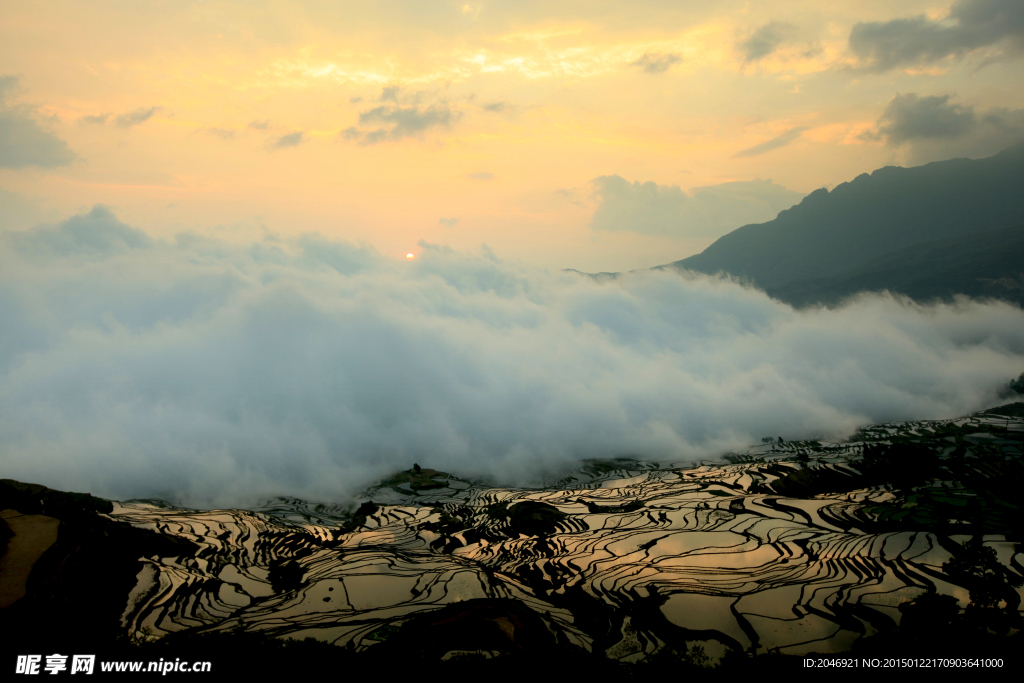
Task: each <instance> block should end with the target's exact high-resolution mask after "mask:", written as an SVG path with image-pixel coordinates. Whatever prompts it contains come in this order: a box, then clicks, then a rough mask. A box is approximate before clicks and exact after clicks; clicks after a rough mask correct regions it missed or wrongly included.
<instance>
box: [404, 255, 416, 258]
mask: <svg viewBox="0 0 1024 683" xmlns="http://www.w3.org/2000/svg"><path fill="white" fill-rule="evenodd" d="M405 258H407V259H411V258H415V257H414V256H413V255H412V254H406V255H405Z"/></svg>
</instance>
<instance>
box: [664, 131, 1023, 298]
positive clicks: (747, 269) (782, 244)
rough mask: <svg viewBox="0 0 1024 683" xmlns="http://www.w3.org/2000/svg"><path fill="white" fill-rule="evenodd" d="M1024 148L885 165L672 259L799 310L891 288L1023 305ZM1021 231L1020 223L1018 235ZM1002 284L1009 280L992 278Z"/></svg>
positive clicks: (917, 295) (677, 264)
mask: <svg viewBox="0 0 1024 683" xmlns="http://www.w3.org/2000/svg"><path fill="white" fill-rule="evenodd" d="M1021 187H1024V146H1017V147H1014V148H1011V149H1008V150H1005V151H1003V152H1001V153H999V154H997V155H995V156H993V157H989V158H987V159H978V160H972V159H950V160H948V161H941V162H935V163H931V164H927V165H924V166H918V167H913V168H899V167H892V166H888V167H885V168H881V169H878V170H877V171H875V172H873V173H871V174H867V173H865V174H863V175H860V176H858V177H857V178H855V179H854V180H852V181H850V182H848V183H843V184H841V185H839V186H837V187H836V188H835V189H834V190H832V191H831V192H829V191H828V190H825V189H820V190H816V191H815V192H812V193H811V194H810V195H808V196H807V197H805V198H804V199H803V201H801V202H800V204H798V205H796V206H794V207H793V208H791V209H788V210H786V211H782V212H781V213H779V215H778V217H776V218H775V220H772V221H769V222H767V223H761V224H756V225H746V226H743V227H741V228H739V229H737V230H734V231H733V232H731V233H729V234H728V235H725V236H723V237H721V238H720V239H719V240H717V241H716V242H715V243H714V244H712V245H711V246H710V247H708V248H707V249H705V250H704V251H703V252H702V253H700V254H697V255H695V256H691V257H689V258H686V259H683V260H681V261H676V262H675V263H672V264H669V265H670V266H674V267H677V268H685V269H688V270H694V271H697V272H702V273H709V274H714V273H719V272H725V273H729V274H730V275H733V276H736V277H741V278H745V279H748V280H749V281H751V282H753V283H754V284H755V285H757V286H758V287H761V288H763V289H765V290H766V291H767V292H768V293H769V294H772V295H773V296H776V297H778V298H780V299H782V300H784V301H788V302H790V303H794V304H808V303H815V302H817V301H821V302H825V303H829V302H832V301H835V300H837V299H838V298H842V297H843V296H847V295H849V294H852V293H854V292H856V291H862V290H865V289H867V290H877V289H890V290H893V291H900V292H902V293H905V294H909V295H911V296H914V297H915V298H919V299H931V298H935V297H940V298H945V297H948V296H950V295H951V294H957V293H963V294H969V295H972V296H997V297H1000V298H1007V299H1010V300H1013V301H1018V302H1019V301H1020V300H1021V299H1020V298H1021V291H1020V289H1019V287H1017V288H1015V286H1014V285H1013V284H1012V282H1009V281H1012V280H1018V279H1019V276H1020V275H1021V274H1022V273H1024V265H1022V264H1021V259H1020V258H1019V257H1016V258H1015V255H1017V254H1020V253H1022V251H1021V250H1020V248H1019V245H1020V244H1021V239H1022V235H1024V228H1022V227H1020V226H1022V224H1024V201H1022V200H1021V190H1020V188H1021ZM1014 226H1017V227H1014ZM997 280H1004V282H1003V283H1001V284H998V283H996V284H994V283H993V282H988V281H997Z"/></svg>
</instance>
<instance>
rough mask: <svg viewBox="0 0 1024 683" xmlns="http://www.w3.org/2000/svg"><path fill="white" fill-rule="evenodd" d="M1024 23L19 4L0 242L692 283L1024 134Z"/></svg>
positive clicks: (482, 5)
mask: <svg viewBox="0 0 1024 683" xmlns="http://www.w3.org/2000/svg"><path fill="white" fill-rule="evenodd" d="M1022 56H1024V6H1022V5H1021V3H1020V2H1019V1H1018V0H960V1H959V2H954V3H952V4H950V3H948V2H928V1H926V2H921V1H917V0H910V1H908V2H904V3H898V4H893V3H888V2H881V1H880V0H879V1H873V0H862V1H859V2H842V1H840V2H830V3H818V2H803V1H801V0H796V1H794V0H787V1H786V2H774V1H763V2H756V3H754V2H739V1H731V0H722V1H719V2H667V1H661V0H648V1H642V0H641V1H638V2H631V3H624V2H601V1H593V0H591V1H588V2H576V1H565V2H558V1H545V2H543V3H541V2H528V1H525V2H515V3H488V2H479V3H473V4H465V3H461V2H440V1H424V0H415V1H412V0H410V1H398V0H393V1H383V2H378V3H369V4H367V3H351V2H326V1H323V0H316V1H314V0H309V1H299V2H278V1H271V2H259V1H255V0H245V1H244V2H242V1H237V2H236V1H232V0H206V1H200V0H174V1H170V0H167V1H164V0H154V1H149V2H146V1H137V0H132V1H127V0H124V1H122V0H96V1H95V2H89V3H80V2H71V1H65V0H40V1H39V2H32V3H4V4H3V6H2V7H0V98H2V99H0V226H2V228H3V229H8V230H25V229H28V228H31V227H33V226H35V225H38V224H41V223H46V224H50V225H55V224H57V223H59V222H60V221H62V220H66V219H67V218H69V217H71V216H73V215H76V214H78V215H84V214H87V213H88V212H89V211H90V210H91V209H92V208H93V207H94V206H96V205H101V206H104V207H107V208H108V209H109V210H111V211H112V212H113V213H114V214H115V215H116V216H118V217H119V219H120V220H123V221H124V222H125V223H126V224H128V225H131V226H133V227H135V228H137V229H140V230H143V231H144V232H146V233H147V234H149V235H151V236H153V237H155V238H161V239H172V238H173V237H174V236H175V235H177V234H179V233H185V232H187V233H195V234H200V235H207V236H215V237H216V238H217V239H226V240H229V241H231V240H233V241H235V242H242V241H246V240H251V239H262V238H263V237H264V236H266V235H278V236H282V237H296V236H299V235H303V234H308V233H318V234H321V235H323V236H325V237H328V238H332V239H338V240H345V241H350V242H354V243H358V244H365V245H369V246H370V247H372V248H374V249H375V250H377V251H378V252H380V253H381V254H382V255H384V256H386V257H389V258H402V257H404V256H405V254H407V253H409V252H413V253H418V252H419V249H420V247H418V246H417V244H418V242H419V241H420V240H425V241H426V242H428V243H431V244H446V245H450V246H451V247H452V248H455V249H457V250H472V249H479V248H480V247H481V246H482V245H486V246H487V247H488V248H489V249H491V250H493V251H494V253H496V254H498V255H499V256H500V257H502V258H510V259H514V260H517V261H521V262H523V263H527V264H530V265H533V266H537V267H542V268H552V269H561V268H575V269H578V270H583V271H590V272H594V271H623V270H630V269H636V268H645V267H649V266H654V265H658V264H662V263H667V262H671V261H675V260H678V259H681V258H684V257H686V256H689V255H691V254H693V253H697V252H699V251H701V250H702V249H704V248H705V247H706V246H707V245H708V244H710V242H712V241H713V240H714V239H715V238H717V237H719V236H721V235H722V234H725V233H726V232H729V231H730V230H732V229H734V228H736V227H739V226H740V225H743V224H746V223H750V222H762V221H765V220H769V219H771V218H773V217H774V216H775V214H776V213H777V212H778V211H780V210H781V209H784V208H788V207H789V206H791V205H792V204H793V203H795V202H797V201H799V199H800V198H801V197H802V196H804V195H806V194H807V193H809V192H811V191H813V190H814V189H816V188H818V187H833V186H835V185H836V184H838V183H840V182H843V181H846V180H850V179H852V178H853V177H855V176H856V175H859V174H860V173H863V172H870V171H872V170H874V169H876V168H879V167H881V166H884V165H889V164H897V165H917V164H921V163H926V162H929V161H936V160H940V159H946V158H951V157H954V156H969V157H975V158H977V157H983V156H988V155H991V154H993V153H995V152H998V151H999V150H1000V149H1002V148H1004V147H1006V146H1008V145H1009V144H1012V143H1014V142H1016V141H1018V140H1020V139H1021V137H1022V136H1024V88H1022V87H1021V85H1022V83H1024V78H1022V76H1024V71H1022V68H1024V60H1022Z"/></svg>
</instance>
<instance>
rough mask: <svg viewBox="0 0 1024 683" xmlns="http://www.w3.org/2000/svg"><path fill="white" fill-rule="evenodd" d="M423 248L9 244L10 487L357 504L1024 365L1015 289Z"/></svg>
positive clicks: (117, 238) (695, 442) (930, 412)
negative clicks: (615, 268)
mask: <svg viewBox="0 0 1024 683" xmlns="http://www.w3.org/2000/svg"><path fill="white" fill-rule="evenodd" d="M418 251H419V252H420V253H419V254H418V256H417V258H415V259H413V260H411V261H407V260H401V261H399V260H397V259H391V258H385V257H384V256H382V255H380V254H379V253H377V252H376V251H374V250H373V249H372V248H370V247H367V246H358V245H352V244H348V243H344V242H336V241H330V240H328V239H325V238H323V237H319V236H307V237H304V238H300V239H287V240H283V239H274V238H267V239H264V240H262V241H259V242H255V243H250V244H246V245H238V244H229V243H225V242H219V241H214V240H211V239H207V238H203V237H197V236H185V235H183V236H180V237H179V238H178V239H177V240H176V241H175V242H174V243H169V242H161V241H157V240H153V239H151V238H149V237H148V236H147V235H146V233H144V232H141V231H138V230H135V229H133V228H130V227H128V226H126V225H124V224H122V223H120V222H119V221H118V220H117V219H116V217H114V216H113V214H111V213H110V212H109V211H107V210H106V209H103V208H102V207H97V208H96V209H94V210H93V211H92V212H90V213H88V214H85V215H82V216H76V217H74V218H72V219H70V220H68V221H65V222H64V223H61V224H59V225H56V226H48V227H40V228H36V229H35V230H33V231H31V232H27V233H24V232H23V233H12V232H8V233H4V234H0V320H2V321H3V322H2V325H0V465H2V469H0V471H2V474H0V476H3V477H9V478H15V479H19V480H23V481H32V482H37V483H41V484H45V485H47V486H50V487H53V488H59V489H64V490H72V491H90V492H92V493H94V494H96V495H101V496H105V497H111V498H131V497H145V496H160V497H165V498H170V499H172V500H177V501H179V502H183V503H186V504H192V505H201V506H207V505H237V504H244V503H246V502H252V501H253V500H254V499H257V498H260V497H264V496H266V495H272V494H282V495H295V496H300V497H305V498H308V499H313V500H332V501H342V500H344V499H345V498H346V497H347V496H348V495H350V494H352V493H354V492H356V491H358V490H359V489H361V488H363V487H364V486H366V485H368V484H371V483H373V482H374V481H375V480H376V479H378V478H379V477H381V476H383V475H385V474H387V473H389V472H391V471H394V470H398V469H407V468H409V467H410V466H411V465H412V463H413V462H418V463H420V464H421V465H423V466H430V467H433V468H436V469H440V470H445V471H449V472H453V473H459V474H461V475H463V476H470V477H488V478H491V479H492V480H494V481H495V482H498V483H506V484H528V483H532V482H537V481H539V480H541V479H543V478H544V477H546V476H549V475H551V474H552V473H556V472H558V471H560V470H562V469H564V468H565V467H567V466H568V465H569V464H570V463H572V462H573V461H575V460H578V459H580V458H593V457H610V456H617V455H634V456H637V457H641V458H645V459H661V460H695V459H699V458H708V457H715V456H719V455H721V454H722V453H724V452H726V451H728V450H730V449H742V448H746V447H747V446H749V445H751V444H753V443H757V442H759V440H760V438H761V437H763V436H782V437H784V438H785V439H787V440H789V439H798V438H809V437H819V436H842V435H844V434H849V433H850V432H851V431H852V430H854V429H855V428H856V427H857V426H858V425H862V424H865V423H875V422H886V421H894V420H908V419H922V418H942V417H953V416H957V415H961V414H965V413H968V412H972V411H975V410H979V409H982V408H985V407H987V406H989V405H992V404H994V403H996V402H997V401H998V396H997V394H998V391H999V390H1000V389H1001V387H1003V386H1005V384H1006V382H1007V381H1008V380H1009V379H1010V378H1011V377H1016V376H1017V375H1018V374H1019V373H1020V372H1021V371H1022V370H1024V313H1022V312H1021V310H1020V309H1018V308H1015V307H1013V306H1010V305H1007V304H1002V303H975V302H965V303H961V304H959V305H956V306H935V307H919V306H916V305H912V304H907V303H904V302H901V301H898V300H894V299H893V298H891V297H888V296H865V297H862V298H860V299H858V300H856V301H853V302H851V303H849V304H848V305H846V306H844V307H842V308H839V309H835V310H825V309H821V310H808V311H795V310H794V309H792V308H790V307H789V306H787V305H785V304H782V303H779V302H777V301H773V300H771V299H769V298H768V297H767V296H765V294H763V293H762V292H760V291H756V290H753V289H749V288H745V287H743V286H741V285H739V284H737V283H735V282H732V281H729V280H725V279H716V278H710V277H704V276H686V275H680V274H676V273H670V272H649V273H640V274H634V275H629V276H626V277H622V278H620V279H618V280H616V281H609V282H596V281H594V280H592V279H590V278H588V277H586V276H582V275H578V274H571V273H562V272H548V271H543V270H536V269H532V268H529V267H525V266H522V265H519V264H515V263H509V262H505V261H502V260H501V259H499V258H497V257H495V256H494V255H493V254H491V253H490V252H489V251H488V250H487V249H486V248H484V249H483V250H482V252H481V253H479V254H468V253H457V252H452V251H451V250H449V249H447V248H445V247H436V246H431V245H426V244H424V245H421V248H420V249H418ZM672 258H673V255H672V254H666V256H665V260H666V261H670V260H672Z"/></svg>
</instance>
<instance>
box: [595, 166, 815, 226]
mask: <svg viewBox="0 0 1024 683" xmlns="http://www.w3.org/2000/svg"><path fill="white" fill-rule="evenodd" d="M592 182H593V186H594V196H595V197H596V198H597V200H598V206H597V208H596V209H595V211H594V216H593V217H592V218H591V221H590V227H592V228H593V229H594V230H607V231H619V230H626V231H630V232H637V233H643V234H649V235H671V236H674V237H718V236H720V235H724V234H725V233H727V232H729V231H731V230H734V229H736V228H738V227H740V226H742V225H747V224H750V223H762V222H764V221H768V220H771V219H773V218H775V216H777V215H778V213H779V212H780V211H782V210H783V209H788V208H790V207H792V206H793V205H794V204H796V203H798V202H799V201H800V200H801V199H802V198H803V196H804V195H803V194H801V193H799V192H794V191H792V190H787V189H786V188H784V187H782V186H781V185H776V184H775V183H773V182H772V181H770V180H750V181H737V182H731V183H722V184H720V185H709V186H707V187H695V188H693V189H692V190H690V194H687V193H685V192H683V190H682V189H681V188H680V187H679V186H678V185H658V184H657V183H654V182H651V181H648V182H645V183H641V182H639V181H634V182H632V183H630V182H629V181H628V180H626V179H625V178H623V177H621V176H617V175H613V176H600V177H598V178H594V180H593V181H592Z"/></svg>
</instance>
